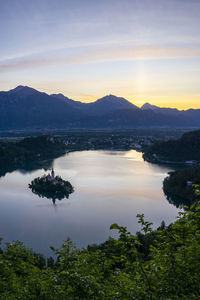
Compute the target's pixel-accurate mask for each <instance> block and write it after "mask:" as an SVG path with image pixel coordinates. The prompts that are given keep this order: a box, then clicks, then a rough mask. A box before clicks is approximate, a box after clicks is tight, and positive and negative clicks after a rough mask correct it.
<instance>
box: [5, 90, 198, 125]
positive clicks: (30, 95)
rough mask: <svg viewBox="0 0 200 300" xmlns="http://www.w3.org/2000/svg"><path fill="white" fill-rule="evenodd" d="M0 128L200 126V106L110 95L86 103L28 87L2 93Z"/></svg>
mask: <svg viewBox="0 0 200 300" xmlns="http://www.w3.org/2000/svg"><path fill="white" fill-rule="evenodd" d="M0 116H1V117H0V130H14V129H55V128H57V129H59V128H60V129H61V128H62V129H80V128H81V129H83V128H88V129H98V128H102V129H103V128H115V129H129V128H134V127H147V126H148V127H149V126H151V127H161V126H162V127H200V109H188V110H182V111H180V110H178V109H173V108H161V107H158V106H155V105H151V104H149V103H145V104H144V105H143V106H142V107H141V108H139V107H137V106H136V105H134V104H132V103H131V102H129V101H128V100H126V99H124V98H121V97H116V96H114V95H107V96H105V97H103V98H101V99H98V100H97V101H95V102H91V103H83V102H79V101H75V100H72V99H69V98H67V97H65V96H64V95H62V94H52V95H48V94H46V93H43V92H39V91H37V90H35V89H33V88H30V87H27V86H18V87H16V88H15V89H12V90H10V91H7V92H3V91H2V92H0Z"/></svg>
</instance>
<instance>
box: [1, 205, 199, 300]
mask: <svg viewBox="0 0 200 300" xmlns="http://www.w3.org/2000/svg"><path fill="white" fill-rule="evenodd" d="M138 217H139V222H140V223H141V225H142V232H140V233H137V235H132V234H130V233H129V232H128V231H127V229H126V228H125V227H119V226H118V225H117V224H113V225H112V226H111V229H117V230H118V231H119V234H120V236H119V239H118V240H116V239H113V238H110V239H109V240H108V241H107V242H105V243H104V244H102V245H100V246H97V245H91V246H88V249H81V250H80V249H77V248H76V247H75V246H74V245H73V243H72V242H71V241H70V240H66V241H65V242H64V244H63V245H62V247H61V248H60V249H59V250H55V249H53V248H52V249H53V251H54V253H55V257H56V258H54V259H53V258H52V257H51V258H49V259H48V260H47V264H46V262H45V259H44V257H43V256H42V255H39V254H35V253H33V251H32V250H29V249H27V248H26V247H25V246H24V245H23V244H22V243H21V242H18V241H16V242H13V243H9V244H7V245H6V247H5V248H4V249H3V250H1V254H0V265H1V268H0V278H1V280H0V298H1V299H6V300H17V299H31V300H32V299H35V300H40V299H41V300H51V299H52V300H57V299H58V300H61V299H73V300H74V299H88V300H91V299H197V298H199V297H200V285H199V281H200V205H199V203H196V204H195V205H194V206H193V207H191V209H190V210H188V211H186V212H183V213H180V214H179V217H178V219H177V221H176V222H175V223H174V224H171V225H170V226H168V227H165V225H164V223H162V225H161V227H160V228H158V229H157V230H155V231H153V230H152V229H151V223H149V222H146V221H144V217H143V215H139V216H138Z"/></svg>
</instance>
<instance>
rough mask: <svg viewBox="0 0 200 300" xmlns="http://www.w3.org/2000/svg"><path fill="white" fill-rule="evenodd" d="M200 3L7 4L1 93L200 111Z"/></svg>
mask: <svg viewBox="0 0 200 300" xmlns="http://www.w3.org/2000/svg"><path fill="white" fill-rule="evenodd" d="M199 28H200V1H199V0H187V1H186V0H107V1H105V0H101V1H100V0H99V1H95V0H93V1H91V0H74V1H69V0H65V1H64V0H57V1H56V0H40V1H39V0H34V1H27V0H17V1H16V0H6V1H0V39H1V47H0V90H8V89H11V88H14V87H15V86H17V85H19V84H22V85H29V86H32V87H34V88H36V89H39V90H42V91H45V92H47V93H55V92H62V93H63V94H65V95H66V96H69V97H71V98H74V99H77V100H82V101H92V100H95V99H97V98H99V97H101V96H104V95H105V94H108V93H109V94H110V93H112V94H116V95H118V96H124V97H126V98H127V99H129V100H130V101H132V102H133V103H135V104H137V105H141V104H143V103H144V102H146V101H149V102H151V103H153V104H158V105H162V106H175V107H179V108H186V107H190V106H192V107H200V33H199Z"/></svg>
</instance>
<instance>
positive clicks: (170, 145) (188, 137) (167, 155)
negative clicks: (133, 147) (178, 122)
mask: <svg viewBox="0 0 200 300" xmlns="http://www.w3.org/2000/svg"><path fill="white" fill-rule="evenodd" d="M143 157H144V159H145V160H147V161H150V162H166V161H172V162H176V161H177V162H185V161H189V160H196V161H200V130H197V131H191V132H187V133H185V134H183V136H182V137H181V138H180V139H178V140H169V141H166V142H158V143H155V144H153V145H152V146H150V147H148V148H147V149H146V150H145V153H144V155H143Z"/></svg>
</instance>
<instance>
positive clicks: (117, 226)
mask: <svg viewBox="0 0 200 300" xmlns="http://www.w3.org/2000/svg"><path fill="white" fill-rule="evenodd" d="M110 229H111V230H112V229H120V226H119V225H118V224H117V223H114V224H112V225H110Z"/></svg>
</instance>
